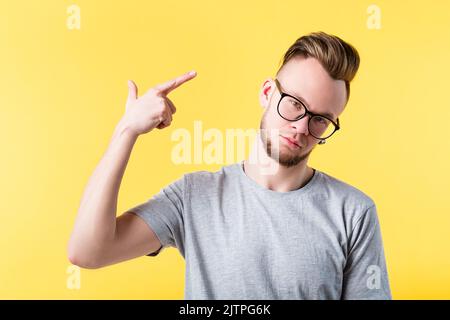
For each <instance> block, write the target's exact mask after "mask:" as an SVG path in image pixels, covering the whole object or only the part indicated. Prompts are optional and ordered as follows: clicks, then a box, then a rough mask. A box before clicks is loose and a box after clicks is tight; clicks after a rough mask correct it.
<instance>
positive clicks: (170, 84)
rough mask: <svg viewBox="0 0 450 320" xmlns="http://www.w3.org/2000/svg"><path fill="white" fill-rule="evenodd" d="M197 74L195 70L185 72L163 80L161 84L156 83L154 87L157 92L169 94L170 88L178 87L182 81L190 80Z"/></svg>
mask: <svg viewBox="0 0 450 320" xmlns="http://www.w3.org/2000/svg"><path fill="white" fill-rule="evenodd" d="M196 75H197V72H196V71H194V70H193V71H191V72H187V73H185V74H183V75H181V76H179V77H176V78H175V79H172V80H169V81H167V82H164V83H163V84H160V85H157V86H156V87H155V89H156V90H157V91H158V93H162V94H164V95H167V94H169V93H170V92H171V91H172V90H174V89H175V88H178V87H179V86H181V85H182V84H183V83H185V82H187V81H189V80H191V79H192V78H194V77H195V76H196Z"/></svg>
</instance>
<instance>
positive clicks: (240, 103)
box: [0, 0, 450, 299]
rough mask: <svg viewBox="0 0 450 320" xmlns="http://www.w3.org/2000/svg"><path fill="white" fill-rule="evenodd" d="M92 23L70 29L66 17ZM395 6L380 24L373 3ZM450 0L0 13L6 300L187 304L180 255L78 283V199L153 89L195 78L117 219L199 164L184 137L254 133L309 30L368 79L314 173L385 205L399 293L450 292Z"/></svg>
mask: <svg viewBox="0 0 450 320" xmlns="http://www.w3.org/2000/svg"><path fill="white" fill-rule="evenodd" d="M71 4H76V5H78V6H79V8H80V9H81V29H80V30H69V29H68V28H67V25H66V23H67V19H68V17H69V14H68V13H67V7H68V6H69V5H71ZM371 4H376V5H377V6H378V7H379V8H380V10H381V29H378V30H377V29H369V28H368V27H367V21H368V19H370V14H369V13H368V12H367V8H368V7H369V6H370V5H371ZM449 18H450V2H448V1H438V0H433V1H431V2H430V1H423V0H421V1H375V2H372V1H362V0H361V1H298V0H295V1H261V0H258V1H221V2H219V1H211V0H208V1H170V2H166V1H143V0H142V1H136V0H128V1H87V0H76V1H73V2H72V1H50V0H47V1H6V0H1V2H0V39H1V48H0V49H1V50H0V110H1V126H0V137H1V157H0V168H1V170H2V175H1V180H0V195H1V201H0V214H1V224H0V253H1V260H0V261H1V262H0V298H2V299H79V298H83V299H94V298H95V299H111V298H112V299H116V298H121V299H183V289H184V260H183V258H182V257H181V255H180V254H179V253H178V251H177V249H175V248H169V249H167V250H165V251H163V252H162V253H161V254H160V255H159V256H158V257H141V258H138V259H134V260H131V261H127V262H123V263H120V264H117V265H113V266H109V267H106V268H103V269H96V270H86V269H82V270H81V275H80V277H81V278H80V281H81V282H80V283H81V287H80V288H79V289H69V288H68V287H67V281H68V277H69V276H70V274H69V273H68V268H69V266H70V265H71V264H70V262H69V261H68V259H67V254H66V246H67V241H68V238H69V235H70V232H71V230H72V227H73V222H74V220H75V216H76V213H77V209H78V205H79V202H80V199H81V196H82V192H83V190H84V187H85V185H86V183H87V180H88V178H89V177H90V175H91V174H92V172H93V170H94V168H95V166H96V165H97V163H98V161H99V160H100V158H101V156H102V155H103V153H104V151H105V150H106V147H107V145H108V142H109V139H110V137H111V135H112V132H113V129H114V127H115V125H116V123H117V122H118V121H119V119H120V117H121V116H122V114H123V112H124V107H125V100H126V96H127V79H133V80H134V81H135V82H136V83H137V85H138V87H139V90H140V93H142V92H144V91H146V90H147V89H148V88H150V87H151V86H153V85H155V84H157V83H160V82H163V81H166V80H169V79H171V78H172V77H175V76H177V75H180V74H182V73H184V72H186V71H189V70H191V69H195V70H197V72H198V75H197V77H196V78H195V79H194V80H192V81H191V82H189V83H186V84H184V85H183V86H181V87H180V88H178V89H177V90H175V91H174V92H172V93H171V94H170V95H169V97H170V98H171V99H172V101H174V103H175V105H176V106H177V109H178V112H177V114H176V115H175V118H174V122H173V123H172V125H171V126H170V127H169V128H168V129H165V130H162V131H160V130H155V131H152V132H151V133H150V134H147V135H145V136H142V137H140V138H139V140H138V142H137V144H136V146H135V149H134V150H133V153H132V156H131V159H130V162H129V165H128V168H127V171H126V172H125V176H124V180H123V182H122V187H121V190H120V194H119V203H118V214H120V213H122V212H123V211H125V210H126V209H128V208H130V207H132V206H134V205H136V204H138V203H141V202H143V201H146V200H147V199H148V198H149V197H151V196H152V195H153V194H154V193H156V192H158V191H159V190H160V188H161V187H163V186H164V185H166V184H168V183H170V182H172V181H173V180H175V179H176V178H178V177H180V176H181V175H182V174H183V173H185V172H191V171H194V170H216V169H217V168H219V167H220V165H205V164H203V165H195V164H193V165H175V164H173V163H172V162H171V158H170V156H171V153H170V152H171V150H172V147H173V145H174V144H175V142H172V141H171V140H170V136H171V132H173V130H175V129H177V128H187V129H189V130H190V131H191V132H192V130H193V122H194V121H195V120H202V121H203V128H204V130H206V129H208V128H219V129H220V130H225V129H227V128H254V127H257V126H258V125H259V121H260V117H261V114H262V109H261V107H260V105H259V102H258V93H259V89H260V86H261V85H262V82H263V79H264V78H265V77H268V76H274V74H275V72H276V70H277V68H278V66H279V62H280V59H281V57H282V55H283V53H284V52H285V51H286V50H287V48H288V47H289V46H290V45H291V44H292V43H293V42H294V41H295V40H296V39H297V38H298V37H300V36H301V35H303V34H306V33H309V32H312V31H325V32H328V33H332V34H335V35H338V36H340V37H342V38H343V39H344V40H346V41H348V42H350V43H352V44H353V45H354V46H355V47H356V48H357V49H358V51H359V53H360V55H361V66H360V70H359V72H358V74H357V76H356V78H355V80H354V81H353V82H352V94H351V97H350V102H349V104H348V105H347V109H346V111H345V112H344V114H343V115H342V117H341V119H340V120H341V124H342V130H341V131H339V133H338V134H336V135H335V136H334V137H333V139H332V140H330V141H329V142H328V143H327V144H325V145H324V146H318V147H317V148H316V149H315V151H314V152H313V153H312V155H311V158H310V163H309V164H310V165H311V166H313V167H315V168H318V169H320V170H322V171H325V172H327V173H329V174H331V175H333V176H335V177H337V178H338V179H341V180H343V181H346V182H348V183H350V184H352V185H354V186H356V187H358V188H360V189H361V190H362V191H364V192H366V193H367V194H369V195H370V196H371V197H372V198H373V199H374V200H375V202H376V204H377V207H378V214H379V219H380V223H381V228H382V234H383V241H384V245H385V251H386V259H387V265H388V270H389V276H390V283H391V289H392V294H393V297H394V298H395V299H449V298H450V252H449V242H450V228H449V226H450V215H449V213H450V210H449V209H450V205H449V201H448V200H449V190H450V182H449V181H450V173H449V170H448V163H450V139H449V138H450V129H449V128H450V96H449V89H448V77H449V74H450V63H449V60H448V59H449V57H450V41H449V39H450V19H449Z"/></svg>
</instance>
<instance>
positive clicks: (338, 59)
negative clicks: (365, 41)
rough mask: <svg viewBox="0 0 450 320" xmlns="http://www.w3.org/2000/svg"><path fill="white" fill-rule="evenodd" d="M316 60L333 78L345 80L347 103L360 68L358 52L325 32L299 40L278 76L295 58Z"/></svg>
mask: <svg viewBox="0 0 450 320" xmlns="http://www.w3.org/2000/svg"><path fill="white" fill-rule="evenodd" d="M296 56H303V57H304V58H308V57H313V58H316V59H317V60H318V61H319V62H320V63H321V65H322V66H323V68H324V69H325V70H326V71H327V72H328V74H329V75H330V77H331V78H333V79H335V80H343V81H344V82H345V88H346V90H347V101H346V102H348V99H349V97H350V82H351V81H352V80H353V78H354V77H355V75H356V72H357V71H358V68H359V54H358V51H357V50H356V49H355V48H354V47H353V46H352V45H351V44H349V43H347V42H345V41H344V40H342V39H341V38H339V37H337V36H335V35H330V34H327V33H325V32H322V31H320V32H312V33H310V34H308V35H304V36H302V37H300V38H298V39H297V40H296V41H295V42H294V44H292V45H291V46H290V47H289V49H288V50H287V51H286V53H285V54H284V56H283V59H282V63H281V66H280V68H279V69H278V71H277V76H278V74H279V72H280V70H281V69H282V68H283V66H284V65H285V64H286V63H287V62H288V61H289V60H290V59H292V58H293V57H296Z"/></svg>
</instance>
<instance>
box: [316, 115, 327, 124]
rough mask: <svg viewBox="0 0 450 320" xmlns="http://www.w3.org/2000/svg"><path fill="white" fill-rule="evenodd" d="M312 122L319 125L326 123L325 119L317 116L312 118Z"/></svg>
mask: <svg viewBox="0 0 450 320" xmlns="http://www.w3.org/2000/svg"><path fill="white" fill-rule="evenodd" d="M314 121H315V122H317V123H320V124H327V123H328V120H327V119H325V118H324V117H319V116H316V117H314Z"/></svg>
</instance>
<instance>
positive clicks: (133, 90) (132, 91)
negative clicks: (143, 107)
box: [127, 80, 138, 102]
mask: <svg viewBox="0 0 450 320" xmlns="http://www.w3.org/2000/svg"><path fill="white" fill-rule="evenodd" d="M137 94H138V89H137V86H136V84H135V83H134V81H133V80H128V101H127V102H131V101H134V100H136V99H137Z"/></svg>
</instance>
